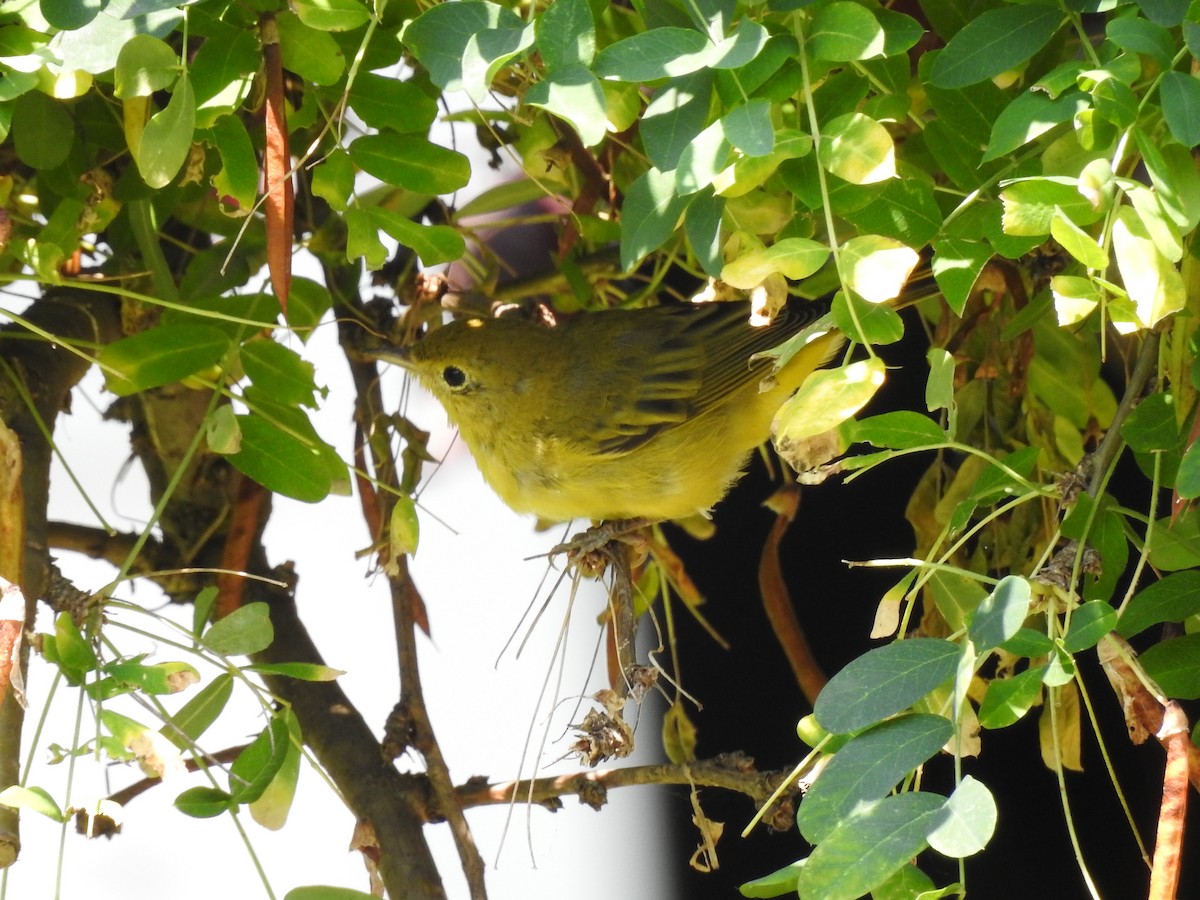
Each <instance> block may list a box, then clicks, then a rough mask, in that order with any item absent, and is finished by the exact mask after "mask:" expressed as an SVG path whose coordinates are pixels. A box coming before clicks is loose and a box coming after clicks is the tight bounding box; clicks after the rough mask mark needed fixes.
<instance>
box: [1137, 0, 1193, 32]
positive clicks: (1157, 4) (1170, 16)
mask: <svg viewBox="0 0 1200 900" xmlns="http://www.w3.org/2000/svg"><path fill="white" fill-rule="evenodd" d="M1137 5H1138V9H1140V10H1141V11H1142V12H1143V13H1145V15H1146V18H1147V19H1149V20H1150V21H1151V22H1153V23H1154V24H1155V25H1161V26H1163V27H1164V28H1174V27H1175V26H1176V25H1178V24H1180V23H1181V22H1182V21H1183V17H1184V16H1185V15H1186V14H1187V11H1188V0H1137Z"/></svg>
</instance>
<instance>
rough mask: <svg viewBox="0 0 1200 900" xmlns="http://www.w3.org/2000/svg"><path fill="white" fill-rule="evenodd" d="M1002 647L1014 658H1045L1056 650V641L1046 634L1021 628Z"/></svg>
mask: <svg viewBox="0 0 1200 900" xmlns="http://www.w3.org/2000/svg"><path fill="white" fill-rule="evenodd" d="M1002 646H1003V648H1004V649H1005V650H1007V651H1008V652H1009V653H1011V654H1013V655H1014V656H1028V657H1032V656H1043V655H1045V654H1047V653H1049V652H1050V651H1051V650H1053V649H1054V641H1052V640H1050V638H1049V637H1047V636H1046V633H1045V632H1042V631H1035V630H1034V629H1032V628H1021V629H1018V631H1017V633H1016V634H1015V635H1013V636H1012V637H1011V638H1009V639H1008V640H1007V641H1005V642H1004V644H1003V645H1002Z"/></svg>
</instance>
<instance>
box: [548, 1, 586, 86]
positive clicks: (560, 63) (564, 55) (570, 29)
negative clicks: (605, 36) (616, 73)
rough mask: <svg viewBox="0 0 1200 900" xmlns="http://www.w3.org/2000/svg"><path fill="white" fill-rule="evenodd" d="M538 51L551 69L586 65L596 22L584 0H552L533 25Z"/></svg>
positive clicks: (552, 70) (551, 70)
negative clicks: (554, 0)
mask: <svg viewBox="0 0 1200 900" xmlns="http://www.w3.org/2000/svg"><path fill="white" fill-rule="evenodd" d="M535 34H536V36H537V47H538V52H539V53H541V55H542V61H543V62H545V64H546V68H547V69H549V70H550V72H551V73H553V72H554V70H555V69H558V68H566V67H569V66H589V65H591V63H592V59H593V58H594V57H595V55H596V26H595V23H594V22H593V21H592V9H591V7H590V6H588V3H587V0H556V2H554V3H551V4H550V5H549V6H548V7H546V10H545V12H543V13H542V14H541V16H540V17H539V18H538V20H537V23H536V25H535Z"/></svg>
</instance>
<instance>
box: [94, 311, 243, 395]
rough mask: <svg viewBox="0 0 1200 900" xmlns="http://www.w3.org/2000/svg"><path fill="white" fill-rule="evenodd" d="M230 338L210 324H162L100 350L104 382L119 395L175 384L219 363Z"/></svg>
mask: <svg viewBox="0 0 1200 900" xmlns="http://www.w3.org/2000/svg"><path fill="white" fill-rule="evenodd" d="M228 350H229V338H228V337H227V336H226V335H225V333H224V332H222V331H221V330H219V329H217V328H214V327H212V326H211V325H159V326H158V327H157V328H151V329H149V330H147V331H142V332H139V333H138V334H132V335H130V336H129V337H126V338H121V340H119V341H114V342H113V343H111V344H109V345H108V346H106V347H105V348H104V349H103V350H101V351H100V364H101V365H102V366H103V367H104V374H105V384H106V386H107V387H108V389H109V390H110V391H112V392H113V393H114V394H116V395H117V396H119V397H126V396H128V395H130V394H136V393H137V392H138V391H144V390H146V389H148V388H153V387H161V386H162V385H164V384H172V383H173V382H176V381H179V380H180V379H181V378H185V377H187V376H188V375H193V374H195V373H197V372H200V371H201V370H203V369H207V368H209V367H210V366H214V365H216V364H217V363H219V362H220V361H221V359H222V357H224V355H225V353H226V352H227V351H228Z"/></svg>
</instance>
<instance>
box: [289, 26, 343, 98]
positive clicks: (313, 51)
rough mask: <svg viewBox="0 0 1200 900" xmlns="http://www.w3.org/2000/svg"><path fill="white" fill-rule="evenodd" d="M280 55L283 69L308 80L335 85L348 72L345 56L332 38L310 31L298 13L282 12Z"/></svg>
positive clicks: (319, 32)
mask: <svg viewBox="0 0 1200 900" xmlns="http://www.w3.org/2000/svg"><path fill="white" fill-rule="evenodd" d="M275 24H276V25H277V26H278V28H279V55H280V58H281V59H282V60H283V67H284V68H285V69H288V70H290V71H292V72H295V73H296V74H297V75H299V76H300V77H301V78H303V79H305V80H307V81H315V82H316V83H317V84H325V85H328V84H334V83H335V82H336V81H337V80H338V79H339V78H341V77H342V73H343V72H345V71H346V57H345V55H344V54H343V53H342V48H341V47H339V46H338V43H337V41H335V40H334V39H333V36H332V35H331V34H329V33H328V32H325V31H317V30H316V29H315V28H310V27H309V26H308V25H306V24H305V23H304V22H302V21H300V17H299V16H297V15H296V14H295V13H290V12H284V13H279V14H278V15H277V16H276V17H275Z"/></svg>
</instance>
